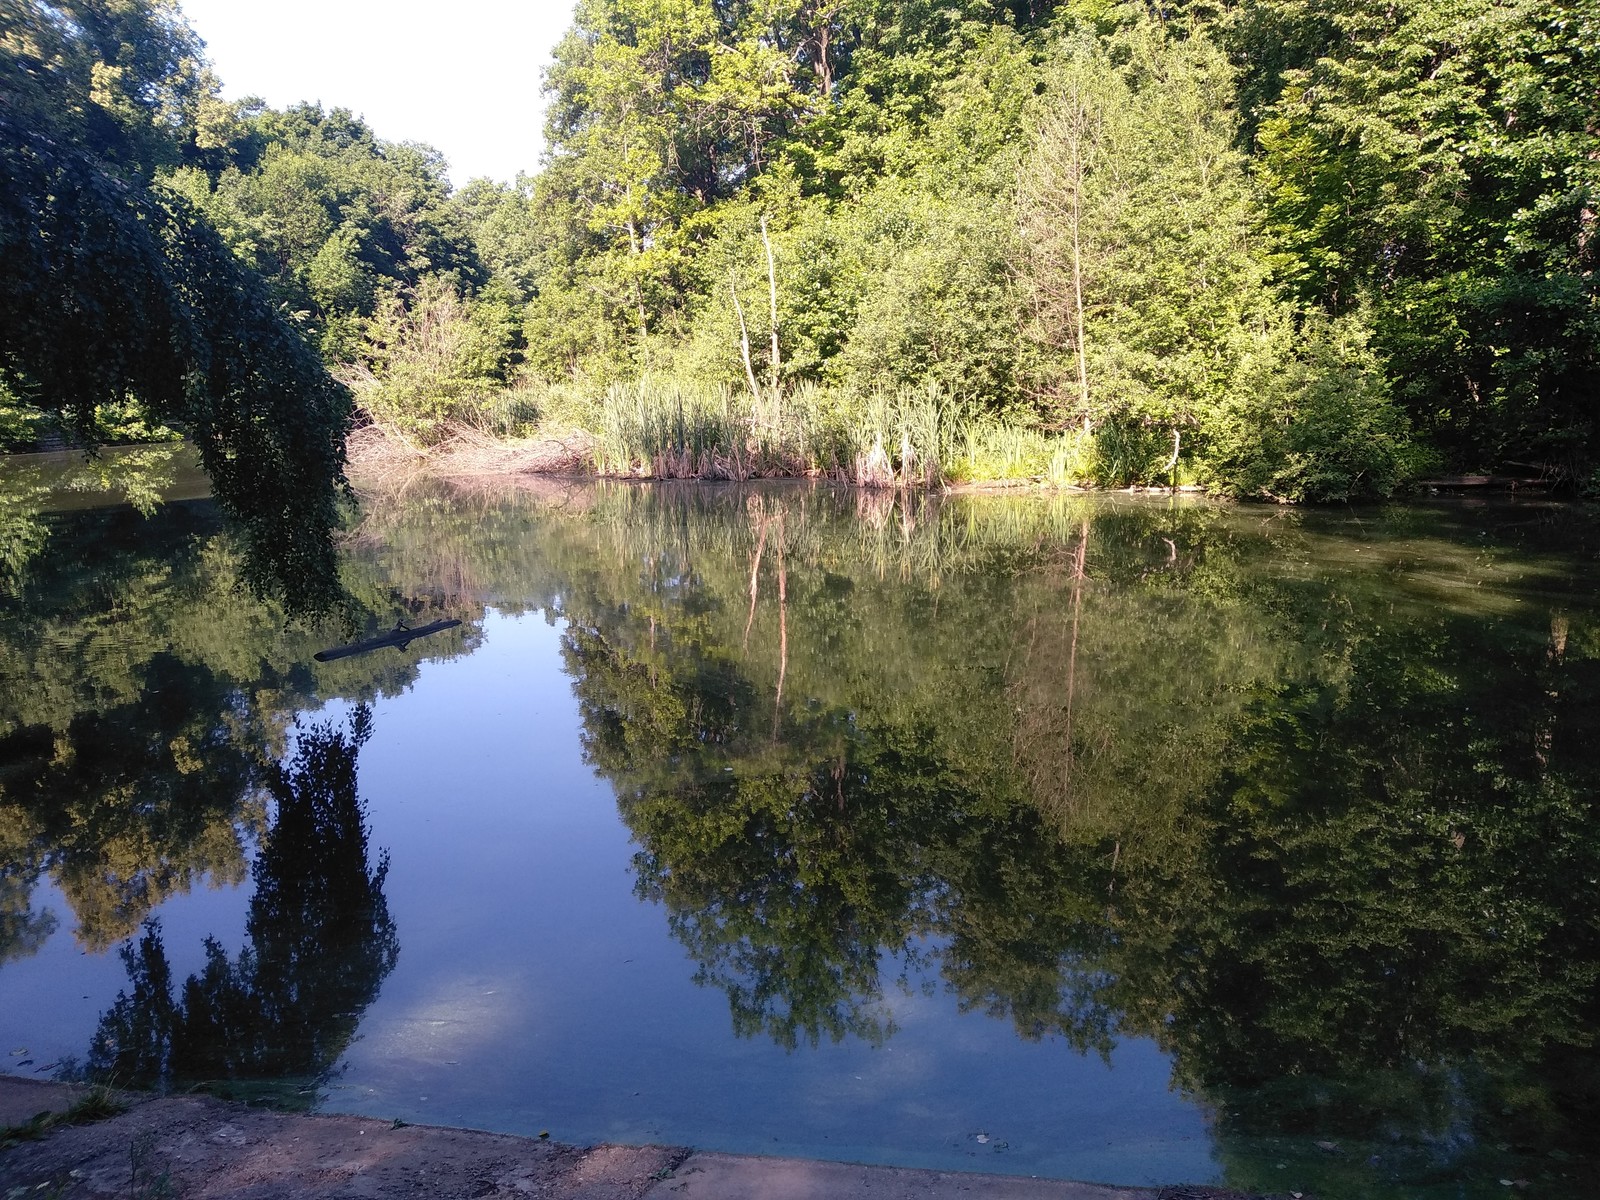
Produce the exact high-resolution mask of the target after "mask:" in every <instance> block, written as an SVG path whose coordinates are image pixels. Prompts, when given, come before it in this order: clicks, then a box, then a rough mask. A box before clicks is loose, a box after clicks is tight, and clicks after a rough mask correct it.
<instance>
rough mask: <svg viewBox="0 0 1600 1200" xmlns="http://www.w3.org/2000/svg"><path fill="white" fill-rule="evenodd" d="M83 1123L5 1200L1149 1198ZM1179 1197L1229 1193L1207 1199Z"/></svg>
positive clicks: (1023, 1181) (449, 1143)
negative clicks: (157, 1199) (222, 1199)
mask: <svg viewBox="0 0 1600 1200" xmlns="http://www.w3.org/2000/svg"><path fill="white" fill-rule="evenodd" d="M82 1095H83V1091H82V1089H74V1088H71V1087H68V1086H67V1085H63V1084H46V1083H36V1082H33V1081H31V1080H25V1079H13V1078H7V1077H3V1076H0V1127H7V1128H10V1129H12V1130H15V1129H16V1127H18V1126H22V1125H25V1124H26V1123H28V1122H29V1121H30V1120H32V1119H34V1118H35V1117H36V1116H37V1115H38V1114H40V1113H44V1112H53V1113H57V1114H61V1113H66V1112H68V1111H69V1110H70V1108H71V1106H72V1104H73V1103H74V1101H75V1100H76V1099H78V1098H80V1097H81V1096H82ZM121 1099H122V1100H123V1102H125V1103H126V1104H127V1105H128V1107H127V1108H126V1110H125V1111H123V1112H121V1113H118V1114H116V1115H113V1116H107V1117H103V1118H101V1119H99V1120H94V1121H90V1122H87V1123H85V1124H58V1125H55V1126H53V1127H51V1128H50V1129H48V1130H47V1131H45V1132H43V1133H42V1134H41V1135H40V1136H37V1137H21V1138H18V1137H15V1136H13V1138H12V1139H11V1140H10V1144H5V1143H4V1142H0V1145H3V1146H4V1148H3V1149H0V1196H4V1197H7V1198H11V1197H18V1198H20V1197H30V1198H31V1197H34V1196H38V1197H56V1196H60V1197H66V1198H78V1197H81V1198H83V1200H99V1198H102V1197H103V1198H106V1200H109V1198H111V1197H116V1198H117V1200H130V1198H131V1200H143V1198H147V1197H148V1198H152V1200H153V1198H154V1197H172V1198H174V1200H210V1198H212V1197H219V1198H220V1197H224V1196H226V1197H236V1198H242V1200H267V1198H268V1197H271V1198H274V1200H278V1198H282V1200H313V1198H315V1200H324V1198H328V1200H332V1198H334V1197H339V1198H345V1197H349V1198H356V1197H362V1198H369V1200H390V1198H399V1197H415V1198H419V1200H420V1198H422V1197H430V1198H439V1200H453V1198H455V1197H462V1198H466V1197H540V1198H544V1200H641V1198H644V1197H649V1198H650V1200H802V1198H806V1200H809V1198H811V1197H828V1198H830V1200H852V1198H853V1197H868V1196H870V1197H873V1198H875V1200H954V1198H955V1197H973V1196H992V1197H996V1198H997V1200H1159V1197H1160V1196H1161V1195H1162V1193H1158V1192H1155V1191H1151V1190H1148V1189H1141V1188H1118V1187H1102V1186H1097V1185H1094V1184H1085V1183H1071V1182H1065V1181H1061V1180H1043V1179H1028V1178H1020V1177H1016V1176H994V1175H976V1174H960V1173H950V1172H940V1171H916V1170H908V1169H905V1168H900V1167H863V1166H852V1165H848V1164H844V1163H826V1162H812V1161H807V1160H801V1159H785V1158H755V1157H745V1156H741V1155H732V1154H708V1153H703V1152H697V1151H694V1150H691V1149H690V1148H688V1147H685V1146H587V1147H585V1146H566V1145H561V1144H558V1143H554V1142H549V1141H540V1140H536V1139H532V1138H520V1137H510V1136H507V1135H505V1134H498V1133H482V1132H478V1131H474V1130H464V1129H441V1128H437V1127H433V1126H425V1125H396V1124H394V1123H392V1122H388V1121H377V1120H371V1119H368V1118H363V1117H337V1116H302V1115H293V1114H287V1113H276V1112H268V1111H265V1110H262V1109H255V1108H249V1107H246V1106H245V1105H242V1104H230V1103H227V1102H225V1101H221V1100H217V1099H214V1098H212V1097H209V1096H175V1097H165V1098H150V1097H141V1096H125V1097H121ZM1166 1194H1167V1195H1169V1196H1171V1197H1173V1200H1177V1198H1178V1197H1180V1196H1181V1197H1191V1196H1193V1197H1200V1196H1206V1195H1213V1196H1218V1197H1221V1196H1224V1195H1225V1193H1217V1192H1210V1191H1209V1190H1208V1189H1195V1190H1190V1189H1183V1190H1177V1189H1173V1190H1170V1191H1169V1192H1168V1193H1166Z"/></svg>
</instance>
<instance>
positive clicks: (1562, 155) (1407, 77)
mask: <svg viewBox="0 0 1600 1200" xmlns="http://www.w3.org/2000/svg"><path fill="white" fill-rule="evenodd" d="M1256 7H1257V8H1258V9H1259V15H1258V16H1257V17H1256V18H1255V20H1254V21H1253V23H1252V24H1251V26H1250V31H1249V36H1250V37H1252V38H1254V37H1269V38H1271V37H1277V38H1282V37H1283V36H1284V33H1285V31H1288V39H1287V45H1289V46H1291V47H1295V48H1296V51H1297V53H1296V55H1295V61H1294V62H1293V63H1292V65H1289V64H1274V65H1273V66H1272V67H1271V68H1270V72H1269V74H1270V78H1268V79H1265V80H1262V81H1261V82H1259V83H1258V84H1257V85H1256V92H1257V94H1259V95H1261V96H1262V101H1261V102H1260V107H1259V108H1258V110H1257V114H1256V119H1257V122H1258V125H1259V130H1260V132H1259V138H1260V145H1261V151H1262V154H1261V159H1260V163H1261V175H1262V178H1263V180H1264V182H1265V183H1266V185H1267V187H1268V189H1269V193H1270V196H1271V214H1272V219H1273V224H1274V227H1275V230H1276V231H1277V234H1278V236H1279V237H1280V239H1281V240H1282V242H1283V245H1284V247H1285V249H1286V251H1287V252H1288V255H1289V257H1288V258H1287V259H1286V263H1285V277H1286V278H1287V279H1289V280H1290V281H1291V282H1292V283H1293V284H1294V285H1295V286H1296V287H1297V288H1298V289H1299V290H1300V292H1301V294H1302V295H1303V296H1305V297H1307V298H1309V299H1312V300H1314V301H1316V302H1318V303H1321V304H1325V305H1327V306H1329V307H1330V308H1332V309H1333V310H1334V311H1347V310H1349V309H1351V308H1353V307H1355V306H1357V305H1359V304H1361V303H1364V302H1366V301H1369V300H1370V301H1371V302H1372V303H1373V304H1374V305H1375V313H1374V321H1375V325H1376V329H1377V333H1378V342H1377V344H1378V346H1379V347H1380V349H1381V351H1382V353H1383V354H1384V357H1385V359H1386V368H1387V371H1388V373H1389V374H1390V376H1391V378H1393V379H1394V380H1396V381H1397V383H1398V394H1399V396H1400V398H1401V399H1402V400H1403V401H1404V403H1405V404H1406V406H1407V407H1408V408H1409V410H1410V411H1411V412H1412V414H1413V415H1414V416H1415V417H1416V419H1417V420H1418V421H1419V422H1420V423H1421V424H1422V425H1423V427H1424V428H1426V429H1427V430H1428V431H1429V432H1431V433H1432V434H1433V436H1434V438H1435V440H1436V441H1437V442H1438V443H1439V444H1440V445H1441V446H1442V447H1443V448H1444V449H1446V450H1447V451H1448V452H1449V453H1450V455H1451V457H1452V458H1454V459H1455V460H1456V461H1458V462H1460V463H1462V464H1465V465H1478V464H1487V465H1494V464H1497V463H1502V462H1504V461H1506V460H1508V459H1511V460H1516V459H1521V460H1524V461H1527V460H1533V461H1535V462H1539V463H1547V464H1552V465H1553V466H1554V467H1555V468H1556V469H1557V470H1558V471H1560V472H1562V473H1565V474H1567V475H1569V476H1570V475H1572V474H1574V473H1578V472H1583V471H1586V470H1588V469H1591V468H1589V467H1588V466H1586V465H1585V464H1589V463H1592V462H1593V459H1594V454H1595V451H1594V449H1593V447H1592V443H1593V439H1594V435H1595V429H1594V426H1593V419H1594V417H1593V412H1592V405H1591V404H1590V398H1591V397H1592V395H1593V392H1594V388H1595V381H1596V378H1597V372H1600V351H1597V346H1600V336H1597V332H1600V325H1597V320H1600V318H1597V316H1596V312H1597V305H1600V299H1597V293H1596V285H1595V279H1596V275H1595V269H1594V268H1595V254H1596V249H1595V237H1594V232H1595V213H1596V212H1597V211H1600V204H1597V200H1596V196H1597V194H1600V175H1597V173H1596V166H1595V164H1596V156H1595V153H1594V147H1595V145H1596V138H1597V136H1600V134H1597V132H1596V129H1595V125H1594V103H1593V101H1594V97H1593V89H1592V88H1590V87H1589V86H1588V83H1587V81H1588V80H1589V79H1590V78H1592V77H1593V75H1594V73H1595V69H1596V65H1595V61H1594V58H1595V54H1596V47H1597V46H1600V11H1597V10H1596V9H1595V7H1594V6H1593V5H1592V4H1590V3H1586V2H1584V0H1580V2H1578V3H1572V4H1558V5H1554V6H1552V5H1540V4H1529V3H1515V2H1499V0H1445V2H1442V3H1429V4H1407V5H1401V6H1399V7H1394V8H1389V9H1384V10H1381V11H1380V10H1374V9H1369V8H1363V7H1360V6H1348V5H1335V6H1333V7H1332V8H1327V7H1326V6H1324V7H1323V8H1322V9H1320V10H1318V11H1317V12H1315V13H1312V12H1311V11H1309V10H1307V9H1304V8H1302V7H1300V6H1296V5H1292V4H1285V5H1276V4H1264V5H1259V6H1256ZM1245 44H1246V45H1254V44H1256V43H1255V42H1254V41H1246V42H1245ZM1285 67H1286V69H1284V68H1285ZM1269 99H1270V103H1269V102H1267V101H1268V100H1269Z"/></svg>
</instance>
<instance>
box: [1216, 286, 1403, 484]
mask: <svg viewBox="0 0 1600 1200" xmlns="http://www.w3.org/2000/svg"><path fill="white" fill-rule="evenodd" d="M1235 386H1236V388H1237V390H1236V391H1234V392H1233V393H1232V394H1230V395H1229V396H1228V397H1227V398H1226V399H1224V400H1223V401H1222V403H1221V404H1220V405H1218V408H1217V411H1216V412H1215V414H1214V415H1213V417H1212V419H1211V420H1210V421H1209V422H1208V423H1207V429H1208V438H1207V442H1206V448H1205V452H1204V460H1205V465H1204V469H1205V471H1206V478H1207V481H1208V482H1209V483H1210V484H1211V485H1212V486H1213V487H1215V488H1216V489H1217V490H1218V491H1220V492H1223V493H1225V494H1231V495H1237V496H1250V497H1267V498H1271V499H1276V500H1289V501H1294V502H1300V501H1331V500H1372V499H1378V498H1381V497H1384V496H1387V495H1389V493H1390V492H1392V491H1393V490H1394V489H1395V487H1396V485H1397V484H1399V483H1400V482H1401V480H1402V479H1404V478H1405V476H1406V475H1407V474H1408V473H1409V472H1408V467H1409V466H1410V464H1411V461H1412V456H1413V454H1414V451H1413V450H1412V448H1411V444H1410V431H1409V429H1408V422H1407V421H1406V418H1405V414H1404V413H1403V412H1401V411H1400V409H1399V408H1398V407H1396V406H1395V404H1394V403H1393V401H1392V400H1391V399H1390V394H1389V385H1388V381H1387V379H1386V378H1385V377H1384V372H1383V364H1382V363H1381V362H1380V361H1379V359H1378V356H1377V355H1376V354H1375V353H1374V352H1373V351H1372V349H1371V348H1370V345H1369V342H1368V333H1367V330H1366V327H1365V324H1364V322H1363V321H1362V320H1361V318H1360V316H1359V315H1352V316H1348V317H1339V318H1334V319H1332V320H1329V319H1327V318H1323V317H1316V316H1313V317H1311V318H1309V319H1307V320H1306V322H1305V323H1304V324H1303V325H1302V326H1301V327H1300V328H1299V329H1298V330H1294V329H1292V328H1291V327H1289V326H1287V325H1284V326H1280V327H1279V328H1278V329H1276V330H1274V331H1273V332H1272V334H1271V335H1269V336H1268V337H1265V338H1262V339H1261V340H1260V341H1259V342H1258V344H1257V345H1256V346H1255V347H1254V348H1253V351H1252V353H1251V355H1250V357H1249V358H1247V359H1246V361H1245V364H1244V366H1243V368H1242V369H1241V371H1240V372H1239V375H1238V378H1237V383H1236V385H1235Z"/></svg>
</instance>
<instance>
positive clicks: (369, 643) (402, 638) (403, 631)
mask: <svg viewBox="0 0 1600 1200" xmlns="http://www.w3.org/2000/svg"><path fill="white" fill-rule="evenodd" d="M459 624H461V622H460V621H457V620H453V619H452V620H449V621H435V622H434V623H433V624H432V625H418V626H417V627H416V628H415V629H412V628H410V627H409V626H407V625H405V624H400V625H396V626H395V627H394V628H393V629H391V630H390V631H389V632H388V633H380V634H379V635H378V636H377V637H375V638H368V639H366V641H363V642H351V643H350V644H349V645H348V646H335V647H334V648H333V649H332V650H322V651H320V652H318V653H316V654H313V655H312V656H311V657H312V658H314V659H316V660H317V661H318V662H332V661H333V660H334V659H336V658H349V657H350V656H351V655H352V654H366V653H367V652H368V651H371V650H382V649H383V648H384V647H385V646H396V647H398V648H399V649H401V650H404V649H405V648H406V647H407V646H409V645H410V644H411V639H413V638H419V637H427V636H428V635H429V634H430V633H438V632H439V631H440V630H442V629H454V628H455V627H456V626H457V625H459Z"/></svg>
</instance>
